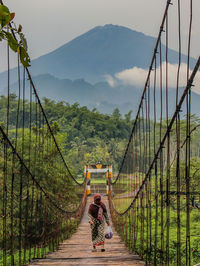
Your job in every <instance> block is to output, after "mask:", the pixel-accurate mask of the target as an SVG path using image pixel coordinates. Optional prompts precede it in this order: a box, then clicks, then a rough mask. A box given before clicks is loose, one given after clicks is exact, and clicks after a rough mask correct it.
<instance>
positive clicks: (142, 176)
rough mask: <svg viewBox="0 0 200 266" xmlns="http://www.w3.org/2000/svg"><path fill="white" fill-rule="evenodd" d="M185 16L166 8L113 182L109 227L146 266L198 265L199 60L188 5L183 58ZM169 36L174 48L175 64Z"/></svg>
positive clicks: (177, 7)
mask: <svg viewBox="0 0 200 266" xmlns="http://www.w3.org/2000/svg"><path fill="white" fill-rule="evenodd" d="M172 3H173V6H171V4H172ZM171 10H172V11H173V10H175V11H176V14H177V24H176V25H173V26H171V28H170V25H171V24H170V21H169V18H170V12H171ZM184 11H185V10H184ZM182 12H183V9H182V2H181V1H167V3H166V9H165V12H164V16H163V19H162V23H161V26H160V31H159V35H158V38H157V42H156V46H155V49H154V53H153V58H152V61H151V64H150V68H149V72H148V75H147V79H146V83H145V87H144V90H143V94H142V97H141V102H140V105H139V108H138V112H137V116H136V118H135V121H134V125H133V129H132V132H131V135H130V139H129V142H128V145H127V148H126V150H125V154H124V158H123V160H122V164H121V167H120V170H119V173H118V175H117V177H116V179H115V181H112V180H110V185H112V191H113V192H112V194H110V209H111V212H112V219H113V222H114V225H115V227H116V229H117V231H118V233H119V234H120V235H121V237H122V238H123V240H124V241H125V243H126V244H127V246H128V247H129V249H130V250H132V251H135V252H137V253H138V254H139V255H140V256H141V257H142V258H143V259H144V260H145V262H146V265H152V264H153V265H195V264H197V263H199V262H200V261H199V246H198V243H199V241H200V235H199V233H198V223H199V222H198V221H199V219H200V212H199V209H198V206H199V200H200V185H199V184H200V182H199V180H200V179H199V174H200V172H199V169H200V168H199V162H200V157H199V150H200V149H199V143H198V136H199V133H200V132H199V130H198V127H199V125H200V124H199V118H198V115H199V113H197V114H195V113H194V111H193V108H192V102H193V101H195V100H196V99H195V97H198V94H194V92H193V90H195V91H196V92H197V93H198V89H200V82H199V76H200V75H199V73H200V72H199V67H200V58H199V57H198V58H197V59H196V60H195V59H191V56H190V53H191V41H192V21H193V18H194V17H195V15H196V16H198V15H197V11H196V10H194V8H193V2H192V1H190V2H189V9H188V11H187V16H185V13H184V21H185V20H187V19H188V35H187V46H186V54H187V56H184V55H183V54H182V53H183V50H182V48H181V47H182V41H183V38H182V30H181V29H182V27H181V25H182V22H183V21H182V20H183V13H182ZM175 26H177V28H175ZM172 30H173V32H174V31H175V34H173V41H175V40H176V41H177V45H178V47H179V48H178V50H179V52H178V55H177V57H176V58H174V59H176V61H174V63H173V64H172V62H171V61H170V60H171V56H172V54H171V50H170V49H169V43H170V37H171V36H172V35H171V34H170V32H171V31H172ZM174 36H175V37H174ZM171 38H172V37H171Z"/></svg>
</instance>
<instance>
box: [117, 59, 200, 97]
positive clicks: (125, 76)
mask: <svg viewBox="0 0 200 266" xmlns="http://www.w3.org/2000/svg"><path fill="white" fill-rule="evenodd" d="M148 71H149V70H148V69H142V68H138V67H133V68H131V69H126V70H123V71H122V72H119V73H116V74H115V77H116V78H117V79H118V80H119V81H121V82H122V83H124V84H125V85H133V86H136V87H140V88H143V87H144V85H145V81H146V78H147V75H148ZM177 72H178V64H169V63H168V88H176V84H177ZM191 72H192V71H191V69H190V71H189V75H190V74H191ZM156 73H157V74H156V75H157V78H156V83H157V87H158V86H159V84H160V68H159V67H158V68H157V70H156ZM154 75H155V71H152V72H151V80H150V82H151V84H153V80H154ZM186 80H187V64H181V67H180V72H179V87H185V86H186ZM162 85H163V88H165V87H166V62H163V63H162ZM194 85H195V87H194V88H193V91H194V92H196V93H199V94H200V71H198V72H197V74H196V77H195V82H194Z"/></svg>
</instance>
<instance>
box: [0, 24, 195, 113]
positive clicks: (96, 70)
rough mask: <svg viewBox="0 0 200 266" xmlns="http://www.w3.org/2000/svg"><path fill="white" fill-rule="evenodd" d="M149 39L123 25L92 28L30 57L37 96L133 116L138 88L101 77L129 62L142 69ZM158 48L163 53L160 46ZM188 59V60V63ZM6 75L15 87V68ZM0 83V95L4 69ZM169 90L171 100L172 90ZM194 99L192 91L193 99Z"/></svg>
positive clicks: (172, 55)
mask: <svg viewBox="0 0 200 266" xmlns="http://www.w3.org/2000/svg"><path fill="white" fill-rule="evenodd" d="M155 43H156V39H155V38H153V37H150V36H146V35H144V34H143V33H140V32H136V31H134V30H131V29H129V28H126V27H122V26H116V25H105V26H98V27H95V28H93V29H91V30H90V31H88V32H86V33H84V34H83V35H81V36H79V37H77V38H75V39H74V40H72V41H70V42H68V43H67V44H65V45H63V46H61V47H60V48H58V49H56V50H54V51H53V52H51V53H48V54H46V55H43V56H41V57H39V58H37V59H35V60H33V61H32V62H31V67H30V72H31V75H32V77H33V80H34V83H35V85H36V86H35V87H36V89H37V91H38V94H39V96H40V97H48V98H51V99H53V100H56V101H59V100H63V101H66V102H69V103H74V102H78V103H79V104H80V105H81V106H83V105H86V106H88V107H89V108H90V109H92V108H97V109H98V110H99V111H100V112H103V113H111V112H112V111H113V109H114V108H116V107H117V108H119V109H120V111H121V112H122V113H123V114H124V113H127V112H128V111H129V110H130V109H132V110H133V115H134V114H135V113H136V110H137V107H138V104H139V100H140V97H141V93H142V91H141V90H142V89H143V87H142V88H136V87H134V86H125V85H123V84H122V83H121V84H120V83H119V84H117V85H116V86H114V87H112V86H110V85H109V84H108V83H107V82H106V79H105V75H113V76H114V74H116V73H118V72H121V71H123V70H125V69H128V68H133V67H134V66H136V67H139V68H143V69H145V68H146V69H147V68H148V67H149V64H150V62H151V58H152V54H153V50H154V46H155ZM162 48H163V51H165V50H164V49H165V47H164V45H162ZM163 54H164V53H163ZM163 60H164V58H163ZM177 60H178V53H177V52H176V51H173V50H170V49H169V51H168V61H169V62H170V63H172V64H173V63H176V62H177ZM157 61H158V62H157V63H158V64H159V60H157ZM186 61H187V57H186V56H184V55H182V62H186ZM193 63H194V60H193V59H191V67H192V64H193ZM10 77H11V79H10V80H11V81H12V82H13V84H12V86H11V87H12V90H13V92H15V91H17V86H18V85H17V83H16V81H17V69H16V68H15V69H12V70H11V71H10ZM0 84H1V87H0V93H3V90H4V89H3V88H4V87H5V86H6V84H7V73H6V72H4V73H1V74H0ZM27 91H28V89H27ZM169 94H170V97H171V98H170V99H171V100H169V102H170V103H171V102H173V99H174V91H171V92H170V93H169ZM199 98H200V96H199V95H197V97H196V98H195V99H199ZM171 105H172V106H173V104H171ZM197 106H198V104H197ZM157 109H158V110H159V107H158V108H157Z"/></svg>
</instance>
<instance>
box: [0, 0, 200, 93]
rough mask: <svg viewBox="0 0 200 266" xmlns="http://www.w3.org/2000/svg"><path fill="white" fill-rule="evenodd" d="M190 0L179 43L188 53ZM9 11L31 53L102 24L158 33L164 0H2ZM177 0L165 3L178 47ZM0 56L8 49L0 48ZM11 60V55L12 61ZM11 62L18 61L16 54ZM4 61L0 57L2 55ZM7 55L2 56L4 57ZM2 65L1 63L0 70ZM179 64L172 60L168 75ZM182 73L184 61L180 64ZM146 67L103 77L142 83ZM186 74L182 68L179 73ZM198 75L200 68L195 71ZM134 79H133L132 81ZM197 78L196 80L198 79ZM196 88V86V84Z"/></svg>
mask: <svg viewBox="0 0 200 266" xmlns="http://www.w3.org/2000/svg"><path fill="white" fill-rule="evenodd" d="M190 1H191V0H181V1H180V3H181V48H182V53H185V54H187V45H188V29H189V18H190ZM3 2H4V4H5V5H7V6H8V8H9V9H10V11H11V12H15V14H16V15H15V19H14V21H15V23H16V24H17V25H19V24H21V25H22V26H23V33H24V34H25V36H26V39H27V41H28V53H29V56H30V58H31V60H32V59H35V58H37V57H39V56H41V55H44V54H47V53H49V52H51V51H53V50H55V49H57V48H58V47H60V46H62V45H64V44H66V43H67V42H69V41H71V40H72V39H74V38H75V37H77V36H79V35H81V34H83V33H85V32H87V31H88V30H90V29H92V28H94V27H96V26H103V25H105V24H114V25H121V26H125V27H128V28H130V29H133V30H136V31H138V32H143V33H144V34H146V35H149V36H153V37H156V38H157V36H158V33H159V29H160V25H161V21H162V18H163V14H164V10H165V7H166V2H167V0H3ZM177 2H178V0H172V3H173V5H170V7H169V32H170V34H169V47H170V48H172V49H175V50H178V42H177V39H178V36H177V29H178V20H177ZM192 3H193V15H192V18H193V19H192V39H191V56H193V57H195V58H197V57H198V56H199V55H200V27H199V25H200V16H199V12H200V0H192ZM1 57H2V59H3V57H6V53H5V52H3V51H1ZM14 60H15V61H14ZM14 60H13V62H12V59H11V67H14V66H15V65H16V59H14ZM2 61H3V60H2ZM5 61H6V60H5ZM5 69H6V65H3V64H1V65H0V72H1V71H3V70H5ZM176 69H177V66H173V65H172V66H170V68H169V71H171V74H172V75H170V77H172V80H174V78H173V73H174V72H176ZM182 69H183V71H182V72H183V73H185V72H186V71H185V69H186V68H185V66H184V65H183V66H182ZM147 72H148V70H147V69H137V68H133V69H124V71H122V72H121V73H116V74H115V75H114V76H109V75H108V76H107V77H106V79H107V81H108V82H109V83H110V84H111V85H113V86H114V85H115V84H116V83H117V82H118V81H122V82H124V83H126V84H133V85H141V84H144V80H145V79H144V77H146V75H147ZM182 76H183V77H184V74H183V75H182ZM198 80H200V74H199V73H198ZM135 83H137V84H135ZM198 83H200V82H198ZM198 93H200V88H199V89H198Z"/></svg>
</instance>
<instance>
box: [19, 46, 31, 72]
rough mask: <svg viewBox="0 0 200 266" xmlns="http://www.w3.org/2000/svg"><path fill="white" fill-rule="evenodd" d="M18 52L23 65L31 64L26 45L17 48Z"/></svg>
mask: <svg viewBox="0 0 200 266" xmlns="http://www.w3.org/2000/svg"><path fill="white" fill-rule="evenodd" d="M17 52H18V53H19V55H20V61H21V63H22V65H23V66H24V67H28V66H30V57H29V55H28V53H27V52H26V50H25V49H24V47H21V46H19V47H18V48H17Z"/></svg>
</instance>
